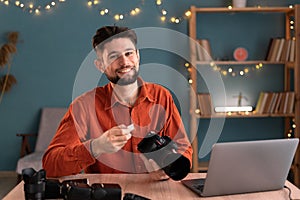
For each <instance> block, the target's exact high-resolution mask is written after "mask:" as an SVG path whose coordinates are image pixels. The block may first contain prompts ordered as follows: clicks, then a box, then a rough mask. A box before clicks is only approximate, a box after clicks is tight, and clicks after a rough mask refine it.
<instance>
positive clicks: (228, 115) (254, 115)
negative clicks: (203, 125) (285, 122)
mask: <svg viewBox="0 0 300 200" xmlns="http://www.w3.org/2000/svg"><path fill="white" fill-rule="evenodd" d="M195 116H196V118H201V119H210V118H261V117H295V114H293V113H292V114H269V113H268V114H257V113H253V112H249V113H248V114H246V113H214V114H212V115H198V114H195Z"/></svg>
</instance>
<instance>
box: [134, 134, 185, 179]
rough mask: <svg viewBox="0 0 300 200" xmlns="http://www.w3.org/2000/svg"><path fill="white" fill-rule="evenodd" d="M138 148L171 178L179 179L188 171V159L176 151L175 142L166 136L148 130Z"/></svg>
mask: <svg viewBox="0 0 300 200" xmlns="http://www.w3.org/2000/svg"><path fill="white" fill-rule="evenodd" d="M138 150H139V151H140V152H141V153H143V154H144V155H145V157H146V158H148V159H152V160H154V161H155V162H156V163H157V164H158V165H159V166H160V167H161V168H162V170H164V172H165V173H166V174H167V175H168V176H169V177H170V178H171V179H173V180H176V181H178V180H181V179H183V178H184V177H186V175H187V174H188V173H189V172H190V161H189V160H188V159H187V158H186V157H184V156H183V155H181V154H180V153H178V152H177V150H178V146H177V144H176V143H175V142H174V141H172V139H171V138H170V137H168V136H159V135H158V134H156V133H155V132H154V131H150V132H149V133H148V134H147V135H146V137H145V138H143V139H142V141H141V142H140V143H139V144H138Z"/></svg>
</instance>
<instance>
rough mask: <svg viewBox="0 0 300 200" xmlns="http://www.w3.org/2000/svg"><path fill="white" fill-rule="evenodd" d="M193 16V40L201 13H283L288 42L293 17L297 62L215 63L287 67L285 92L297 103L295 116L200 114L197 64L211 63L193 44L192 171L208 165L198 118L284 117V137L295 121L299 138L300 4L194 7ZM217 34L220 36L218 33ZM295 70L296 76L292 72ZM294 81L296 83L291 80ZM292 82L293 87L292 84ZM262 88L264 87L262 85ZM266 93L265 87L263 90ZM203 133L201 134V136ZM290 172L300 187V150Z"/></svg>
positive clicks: (191, 104) (293, 114) (284, 114)
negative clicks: (202, 155) (201, 148)
mask: <svg viewBox="0 0 300 200" xmlns="http://www.w3.org/2000/svg"><path fill="white" fill-rule="evenodd" d="M190 11H191V17H190V20H189V36H190V37H191V39H192V40H193V41H197V40H199V38H197V30H198V29H197V26H200V25H199V24H197V14H199V13H200V14H201V13H223V14H232V13H237V14H238V13H247V12H248V13H250V12H253V13H260V12H261V13H264V14H268V13H283V14H284V15H285V27H283V28H285V30H284V31H285V39H291V35H292V34H291V30H290V24H289V20H290V18H291V17H293V18H294V22H295V24H294V30H293V31H294V34H293V35H294V37H295V46H296V47H295V59H294V62H290V61H268V60H247V61H233V60H232V61H231V60H229V61H213V62H214V63H215V64H218V65H249V64H259V63H262V64H268V65H274V67H284V83H283V84H284V86H283V88H284V91H285V92H287V91H291V90H292V88H293V92H294V93H295V100H294V104H295V105H294V112H293V113H281V114H280V113H255V112H249V113H247V114H245V113H242V114H240V113H212V114H211V115H200V114H199V113H198V112H196V110H197V109H198V106H197V105H198V103H197V102H198V99H197V96H196V95H195V92H194V91H196V92H197V91H198V90H197V76H198V75H197V68H196V67H195V66H198V65H208V64H209V63H210V62H211V61H199V60H197V53H196V52H197V49H196V47H195V45H193V44H191V45H190V55H191V64H192V67H191V68H190V70H189V71H190V79H191V80H192V82H191V84H190V86H191V90H190V137H191V138H192V139H193V138H196V139H194V140H193V141H192V146H193V150H194V155H193V168H192V171H193V172H198V171H199V170H204V169H206V166H205V164H203V163H200V162H199V159H198V151H199V147H198V140H197V137H196V136H197V131H198V125H197V124H198V123H199V122H198V121H199V119H213V118H260V117H280V118H284V121H285V122H284V123H285V128H284V129H285V130H284V133H283V137H287V131H288V128H289V127H290V122H291V120H292V119H294V122H295V125H296V128H295V129H294V137H297V138H300V20H298V19H300V5H295V6H293V7H246V8H198V7H195V6H191V8H190ZM215 34H218V33H215ZM291 71H293V73H290V72H291ZM291 80H293V81H291ZM291 82H292V84H293V85H291ZM262 87H263V86H262ZM262 91H263V88H262ZM199 134H201V133H199ZM291 170H292V172H293V174H294V176H293V179H294V183H295V185H297V186H298V187H299V186H300V148H299V147H298V150H297V152H296V155H295V159H294V162H293V165H292V167H291Z"/></svg>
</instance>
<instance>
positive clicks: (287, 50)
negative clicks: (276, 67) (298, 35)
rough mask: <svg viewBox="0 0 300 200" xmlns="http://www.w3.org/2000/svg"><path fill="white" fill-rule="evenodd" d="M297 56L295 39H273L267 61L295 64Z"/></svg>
mask: <svg viewBox="0 0 300 200" xmlns="http://www.w3.org/2000/svg"><path fill="white" fill-rule="evenodd" d="M294 55H295V39H285V38H271V39H270V43H269V48H268V54H267V58H266V60H267V61H271V62H280V61H283V62H288V61H290V62H293V61H294V59H295V58H294V57H295V56H294Z"/></svg>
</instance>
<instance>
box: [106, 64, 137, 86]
mask: <svg viewBox="0 0 300 200" xmlns="http://www.w3.org/2000/svg"><path fill="white" fill-rule="evenodd" d="M132 70H133V73H134V74H133V75H128V74H125V75H124V76H122V77H119V76H118V75H116V76H108V75H107V74H105V75H106V77H107V79H108V80H109V81H110V82H112V83H113V84H116V85H120V86H124V85H130V84H132V83H134V82H135V81H136V80H137V78H138V76H139V72H138V71H137V70H136V69H135V68H133V69H132Z"/></svg>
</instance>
